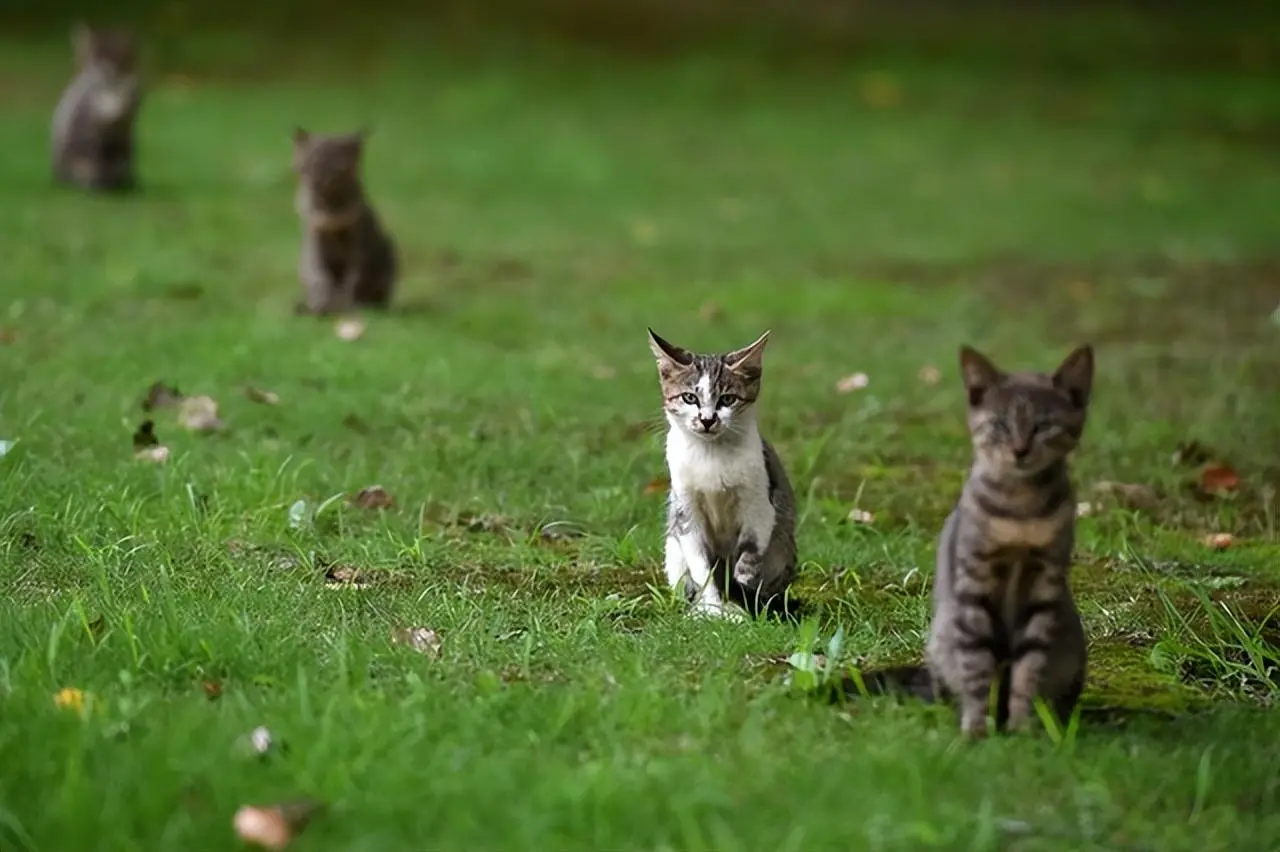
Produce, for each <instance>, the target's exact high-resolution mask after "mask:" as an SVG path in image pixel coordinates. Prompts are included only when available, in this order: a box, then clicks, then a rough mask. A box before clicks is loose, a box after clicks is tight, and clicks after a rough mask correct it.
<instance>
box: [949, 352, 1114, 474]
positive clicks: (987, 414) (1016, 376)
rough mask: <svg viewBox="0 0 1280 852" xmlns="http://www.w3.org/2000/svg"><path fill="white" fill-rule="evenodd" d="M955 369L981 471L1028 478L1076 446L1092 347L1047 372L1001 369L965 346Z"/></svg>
mask: <svg viewBox="0 0 1280 852" xmlns="http://www.w3.org/2000/svg"><path fill="white" fill-rule="evenodd" d="M960 370H961V373H962V375H963V377H964V385H965V389H966V391H967V392H968V396H969V432H970V434H971V435H972V436H973V449H974V454H975V455H976V457H977V461H978V463H979V464H980V465H981V466H982V467H983V468H984V469H986V470H988V471H990V472H991V473H992V474H995V475H997V476H1009V477H1012V478H1024V477H1030V476H1034V475H1035V474H1037V473H1040V472H1041V471H1043V470H1045V469H1047V468H1048V467H1050V466H1051V465H1053V464H1054V463H1055V462H1057V461H1059V460H1061V459H1063V458H1065V457H1066V456H1067V455H1068V454H1069V453H1070V452H1071V451H1072V450H1074V449H1075V448H1076V445H1077V444H1078V443H1079V441H1080V436H1081V434H1082V433H1083V432H1084V423H1085V417H1086V415H1087V413H1088V408H1089V395H1090V391H1091V390H1092V387H1093V349H1092V347H1090V346H1087V345H1086V346H1081V347H1079V348H1078V349H1076V350H1075V351H1073V352H1072V353H1071V354H1070V355H1068V356H1067V357H1066V360H1064V361H1063V362H1062V364H1061V366H1059V367H1058V369H1057V370H1055V371H1054V372H1053V373H1052V374H1049V373H1005V372H1004V371H1002V370H1001V369H999V368H998V367H996V365H995V364H993V363H992V362H991V361H990V360H989V359H988V358H986V357H985V356H984V355H982V354H980V353H978V352H977V351H975V350H973V349H971V348H969V347H968V346H966V347H964V348H962V349H961V350H960Z"/></svg>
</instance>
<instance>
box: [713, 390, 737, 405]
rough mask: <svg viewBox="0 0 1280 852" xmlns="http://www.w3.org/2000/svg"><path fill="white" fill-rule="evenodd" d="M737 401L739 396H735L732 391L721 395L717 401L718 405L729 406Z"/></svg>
mask: <svg viewBox="0 0 1280 852" xmlns="http://www.w3.org/2000/svg"><path fill="white" fill-rule="evenodd" d="M737 402H738V398H737V397H736V396H734V395H733V394H731V393H727V394H725V395H724V396H722V397H720V401H719V402H717V403H716V407H717V408H729V407H731V406H733V405H736V404H737Z"/></svg>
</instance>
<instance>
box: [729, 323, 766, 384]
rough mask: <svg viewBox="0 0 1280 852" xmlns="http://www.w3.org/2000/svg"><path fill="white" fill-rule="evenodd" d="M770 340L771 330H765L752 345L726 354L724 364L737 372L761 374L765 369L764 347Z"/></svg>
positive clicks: (752, 374) (753, 374)
mask: <svg viewBox="0 0 1280 852" xmlns="http://www.w3.org/2000/svg"><path fill="white" fill-rule="evenodd" d="M768 342H769V332H768V331H765V333H764V334H762V335H760V336H759V337H757V338H756V339H755V341H753V342H752V343H751V345H749V346H744V347H742V348H741V349H738V350H737V351H734V352H730V353H729V354H728V355H726V356H724V365H725V366H726V367H728V368H729V369H730V370H732V371H733V372H735V373H746V374H749V375H751V376H759V375H760V373H761V371H762V370H763V369H764V347H765V344H766V343H768Z"/></svg>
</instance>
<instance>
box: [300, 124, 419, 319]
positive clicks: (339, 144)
mask: <svg viewBox="0 0 1280 852" xmlns="http://www.w3.org/2000/svg"><path fill="white" fill-rule="evenodd" d="M365 136H366V134H365V133H364V132H363V131H361V132H358V133H349V134H345V135H337V136H321V135H319V134H312V133H308V132H307V131H306V130H303V129H302V128H296V129H295V130H294V132H293V165H294V171H296V172H297V173H298V193H297V196H296V197H295V200H294V207H295V208H296V210H297V212H298V216H299V218H300V219H301V220H302V257H301V259H300V261H299V265H298V275H299V278H300V279H301V280H302V302H301V303H300V304H299V305H298V311H299V312H300V313H316V314H328V313H337V312H341V311H345V310H349V309H351V308H355V307H386V306H387V304H388V303H389V302H390V301H391V294H392V291H393V290H394V288H395V281H396V272H397V260H396V251H395V246H394V244H393V243H392V241H391V237H390V236H389V235H388V234H387V232H386V231H384V230H383V228H382V225H381V224H380V223H379V222H378V217H377V215H376V214H375V213H374V212H373V207H372V206H371V205H370V204H369V201H368V199H366V198H365V193H364V187H363V185H362V184H361V180H360V160H361V155H362V153H363V150H364V140H365Z"/></svg>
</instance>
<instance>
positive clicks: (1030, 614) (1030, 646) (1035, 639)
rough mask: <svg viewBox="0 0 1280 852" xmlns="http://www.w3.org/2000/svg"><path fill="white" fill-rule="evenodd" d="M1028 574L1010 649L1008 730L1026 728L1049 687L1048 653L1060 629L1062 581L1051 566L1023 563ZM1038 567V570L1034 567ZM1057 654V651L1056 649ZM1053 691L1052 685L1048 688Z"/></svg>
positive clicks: (1052, 647) (1054, 649)
mask: <svg viewBox="0 0 1280 852" xmlns="http://www.w3.org/2000/svg"><path fill="white" fill-rule="evenodd" d="M1023 567H1024V571H1027V572H1029V573H1031V577H1032V579H1031V588H1030V589H1029V590H1028V594H1027V601H1026V603H1025V604H1024V610H1023V612H1022V614H1021V618H1022V619H1023V620H1024V622H1025V623H1024V625H1023V627H1022V630H1021V631H1019V633H1018V634H1017V636H1016V637H1015V638H1014V641H1013V647H1012V649H1011V650H1010V658H1011V659H1010V668H1009V721H1008V723H1007V724H1008V728H1009V730H1010V731H1021V730H1025V729H1026V728H1027V726H1028V725H1029V724H1030V722H1031V719H1032V717H1033V716H1034V715H1035V699H1036V697H1037V696H1039V695H1041V694H1042V693H1043V692H1044V691H1046V690H1045V687H1052V686H1054V684H1051V683H1049V682H1048V681H1050V680H1052V678H1051V675H1052V672H1050V671H1049V667H1050V665H1051V664H1052V663H1053V662H1054V661H1053V660H1051V659H1050V657H1049V655H1050V654H1051V653H1054V652H1055V651H1056V650H1057V648H1056V646H1057V642H1056V641H1055V640H1056V639H1057V638H1058V636H1059V634H1060V633H1061V632H1062V629H1061V628H1062V625H1061V618H1062V616H1063V611H1062V608H1061V603H1062V600H1063V582H1062V578H1061V574H1060V573H1059V572H1057V571H1055V570H1053V568H1052V567H1050V566H1046V565H1040V566H1036V565H1034V564H1028V565H1024V566H1023ZM1037 568H1039V570H1036V569H1037ZM1059 653H1060V652H1059ZM1048 691H1049V692H1053V691H1056V690H1053V689H1052V688H1051V689H1049V690H1048Z"/></svg>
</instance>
